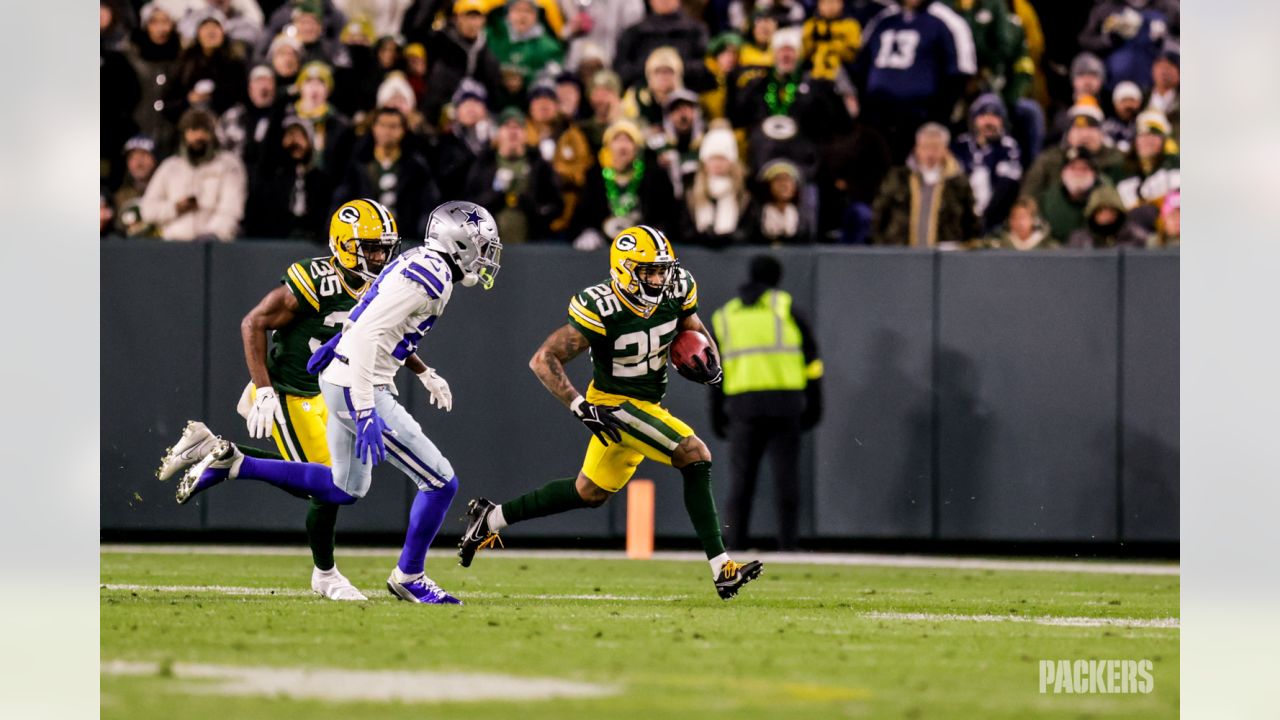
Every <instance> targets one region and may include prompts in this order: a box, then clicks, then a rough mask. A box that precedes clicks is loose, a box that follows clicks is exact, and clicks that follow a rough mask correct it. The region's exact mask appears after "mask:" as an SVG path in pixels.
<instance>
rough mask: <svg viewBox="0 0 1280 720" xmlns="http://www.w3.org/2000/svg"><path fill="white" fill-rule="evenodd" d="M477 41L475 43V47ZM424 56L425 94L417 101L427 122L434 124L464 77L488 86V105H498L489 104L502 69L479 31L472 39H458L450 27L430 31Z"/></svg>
mask: <svg viewBox="0 0 1280 720" xmlns="http://www.w3.org/2000/svg"><path fill="white" fill-rule="evenodd" d="M477 43H479V44H480V46H479V47H476V44H477ZM427 60H428V62H429V63H430V64H429V65H428V66H427V92H426V98H425V99H424V98H419V103H418V104H419V106H420V107H422V112H423V114H424V115H425V116H426V118H427V120H428V121H429V122H431V123H433V124H434V123H435V122H436V121H438V120H439V119H440V110H441V108H443V107H444V106H445V105H446V104H448V102H449V101H450V100H451V99H452V98H453V93H454V91H455V90H457V89H458V85H460V84H462V79H463V78H467V77H470V78H474V79H475V80H476V82H478V83H480V84H481V85H484V86H485V87H486V88H488V89H489V93H490V96H491V97H490V103H489V105H490V107H489V109H490V110H497V109H498V108H496V107H493V97H492V96H493V95H494V94H495V93H496V91H497V89H498V88H501V87H502V72H501V69H500V66H499V65H498V58H497V57H495V56H494V54H493V50H491V49H489V45H488V42H487V38H486V37H485V35H484V34H483V33H482V34H481V35H480V37H479V38H477V39H476V40H475V42H467V41H466V40H464V39H462V36H461V35H459V34H458V31H457V30H455V29H454V28H452V27H449V28H446V29H445V30H444V31H443V32H437V33H432V35H431V37H430V39H429V40H428V41H427ZM473 61H474V62H473Z"/></svg>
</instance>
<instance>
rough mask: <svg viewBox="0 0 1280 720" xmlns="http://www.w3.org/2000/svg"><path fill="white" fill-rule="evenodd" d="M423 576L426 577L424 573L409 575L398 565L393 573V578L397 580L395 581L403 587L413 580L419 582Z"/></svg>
mask: <svg viewBox="0 0 1280 720" xmlns="http://www.w3.org/2000/svg"><path fill="white" fill-rule="evenodd" d="M423 575H424V573H417V574H416V575H410V574H408V573H406V572H404V571H403V570H401V569H400V566H399V565H396V569H395V570H392V571H391V577H393V578H395V579H396V582H398V583H400V584H402V585H403V584H404V583H407V582H409V581H411V580H417V579H418V578H420V577H422V576H423Z"/></svg>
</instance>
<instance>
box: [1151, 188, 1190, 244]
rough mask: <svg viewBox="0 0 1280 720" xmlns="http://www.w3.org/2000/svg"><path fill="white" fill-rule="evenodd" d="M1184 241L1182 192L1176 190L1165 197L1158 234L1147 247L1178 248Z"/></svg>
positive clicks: (1152, 237)
mask: <svg viewBox="0 0 1280 720" xmlns="http://www.w3.org/2000/svg"><path fill="white" fill-rule="evenodd" d="M1181 239H1182V191H1181V190H1174V191H1173V192H1171V193H1169V194H1168V195H1165V196H1164V206H1163V207H1162V208H1161V209H1160V220H1159V222H1157V223H1156V232H1155V234H1153V235H1152V236H1151V238H1150V239H1149V240H1148V241H1147V247H1161V248H1168V247H1178V245H1179V244H1180V242H1181Z"/></svg>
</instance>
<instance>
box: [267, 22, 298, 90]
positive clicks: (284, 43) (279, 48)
mask: <svg viewBox="0 0 1280 720" xmlns="http://www.w3.org/2000/svg"><path fill="white" fill-rule="evenodd" d="M267 62H269V63H270V64H271V71H272V72H274V73H275V75H276V87H277V88H279V89H280V91H281V93H284V92H286V88H287V89H288V90H287V92H289V93H290V94H292V91H293V83H294V81H295V80H297V79H298V71H299V70H301V69H302V43H300V42H298V41H297V40H296V39H294V38H291V37H289V36H288V35H281V36H279V37H277V38H276V39H275V40H272V41H271V45H270V46H269V47H268V49H267Z"/></svg>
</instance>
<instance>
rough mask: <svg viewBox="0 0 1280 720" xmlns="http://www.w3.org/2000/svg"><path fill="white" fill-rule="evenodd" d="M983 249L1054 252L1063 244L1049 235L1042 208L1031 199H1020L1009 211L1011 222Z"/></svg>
mask: <svg viewBox="0 0 1280 720" xmlns="http://www.w3.org/2000/svg"><path fill="white" fill-rule="evenodd" d="M982 247H985V248H990V249H993V250H1053V249H1056V248H1059V247H1062V244H1061V243H1059V242H1058V241H1057V240H1055V239H1054V238H1053V236H1051V235H1050V234H1049V225H1048V223H1046V222H1045V220H1044V218H1043V217H1040V207H1039V205H1037V204H1036V201H1035V200H1034V199H1032V198H1029V197H1024V198H1019V199H1018V200H1017V202H1015V203H1014V204H1013V208H1012V209H1010V210H1009V221H1008V222H1006V223H1005V224H1004V226H1003V227H1002V228H1001V229H1000V232H998V233H996V234H995V235H992V236H990V237H988V238H987V239H986V240H985V241H983V243H982Z"/></svg>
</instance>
